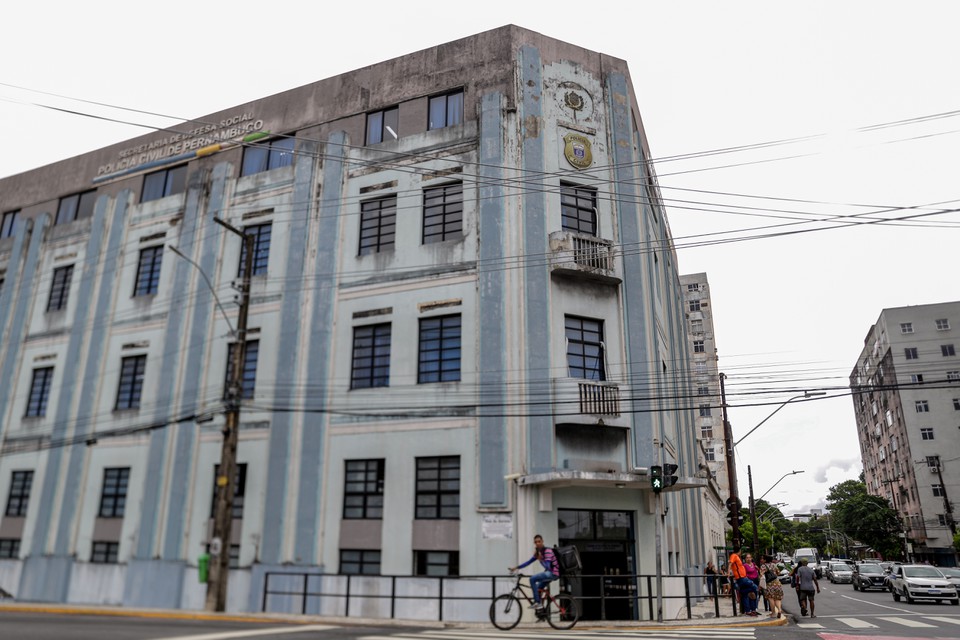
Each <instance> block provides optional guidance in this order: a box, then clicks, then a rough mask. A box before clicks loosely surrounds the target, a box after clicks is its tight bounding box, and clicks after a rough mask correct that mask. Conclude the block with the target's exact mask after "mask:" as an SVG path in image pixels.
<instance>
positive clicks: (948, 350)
mask: <svg viewBox="0 0 960 640" xmlns="http://www.w3.org/2000/svg"><path fill="white" fill-rule="evenodd" d="M940 353H942V354H943V356H944V357H948V356H955V355H957V351H956V349H954V348H953V345H952V344H942V345H940Z"/></svg>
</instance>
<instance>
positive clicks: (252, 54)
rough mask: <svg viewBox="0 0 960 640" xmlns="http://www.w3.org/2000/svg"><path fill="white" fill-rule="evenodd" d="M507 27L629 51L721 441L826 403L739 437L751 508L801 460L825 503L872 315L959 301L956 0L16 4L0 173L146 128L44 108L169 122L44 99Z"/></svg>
mask: <svg viewBox="0 0 960 640" xmlns="http://www.w3.org/2000/svg"><path fill="white" fill-rule="evenodd" d="M328 7H336V8H328ZM627 7H630V8H629V9H627ZM505 24H516V25H518V26H521V27H524V28H527V29H531V30H534V31H538V32H540V33H543V34H545V35H548V36H551V37H554V38H558V39H560V40H565V41H568V42H571V43H574V44H577V45H580V46H583V47H586V48H588V49H592V50H595V51H602V52H604V53H607V54H610V55H613V56H616V57H619V58H623V59H624V60H626V61H627V62H628V64H629V67H630V73H631V77H632V80H633V84H634V86H635V88H636V93H637V99H638V102H639V108H640V111H641V114H642V117H643V122H644V126H645V129H646V133H647V137H648V139H649V141H650V148H651V150H652V153H653V156H654V158H655V159H658V162H657V171H658V173H659V176H660V183H661V186H662V188H663V195H664V197H665V198H666V199H667V202H668V205H669V208H668V212H669V221H670V225H671V227H672V230H673V234H674V238H675V240H676V242H677V245H678V256H679V262H680V268H681V271H682V272H684V273H695V272H701V271H703V272H706V273H707V274H708V278H709V281H710V285H711V288H712V294H713V301H714V307H713V313H714V322H715V325H716V335H717V344H718V348H719V354H718V355H719V358H720V360H719V363H720V369H721V371H723V372H725V373H726V375H727V376H728V381H727V389H728V400H729V402H730V404H731V408H730V414H729V415H730V419H731V422H732V423H733V427H734V437H735V438H740V437H742V436H743V435H744V434H745V433H747V432H748V431H749V430H750V429H752V428H753V427H754V426H755V425H756V424H758V423H759V422H760V421H761V420H763V419H764V417H765V416H767V415H768V414H770V413H771V412H772V411H773V410H774V409H776V408H777V406H778V405H779V404H780V403H782V402H784V401H785V400H787V399H788V398H790V397H791V396H793V395H796V394H798V393H800V392H801V391H802V390H804V389H825V390H828V391H829V396H828V397H826V398H822V399H817V400H816V401H814V402H807V403H797V402H795V403H791V404H790V405H789V406H786V407H784V408H783V410H782V411H780V412H779V413H777V415H776V416H774V417H772V418H771V419H770V420H769V421H768V422H767V423H766V424H764V425H763V426H762V427H761V428H760V429H758V430H757V431H756V432H755V433H753V434H752V435H751V436H750V437H749V438H748V439H747V440H745V441H744V442H743V443H742V444H741V445H740V446H739V447H738V460H737V464H738V469H739V472H740V474H739V475H740V478H741V487H742V493H744V494H745V493H746V487H747V482H746V480H747V478H746V469H747V465H750V466H751V467H752V470H753V476H754V478H753V480H754V487H755V494H756V495H757V497H759V496H760V495H761V494H763V493H765V492H766V491H767V490H768V489H770V488H771V487H772V486H773V485H774V484H775V483H776V482H777V481H778V480H780V478H781V476H783V474H785V473H788V472H789V471H791V470H794V469H796V470H803V471H804V472H805V473H803V474H802V475H796V476H791V477H788V478H785V479H784V480H783V481H782V482H780V483H779V484H778V485H777V486H776V488H775V489H774V490H773V491H771V492H770V493H769V495H767V497H766V499H767V500H768V501H769V502H771V503H775V502H785V503H787V504H786V506H785V507H784V510H785V512H787V513H788V514H789V513H792V512H795V511H805V510H808V509H810V508H816V507H822V506H823V502H824V499H825V497H826V494H827V492H828V490H829V487H830V486H832V485H834V484H837V483H838V482H841V481H843V480H846V479H850V478H856V477H857V476H858V475H859V473H860V471H861V463H860V453H859V447H858V444H857V437H856V425H855V422H854V414H853V408H852V402H851V400H850V398H849V396H848V395H846V392H845V391H844V389H843V388H844V387H845V386H846V384H847V377H848V375H849V372H850V371H851V370H852V368H853V366H854V364H855V362H856V359H857V356H858V355H859V353H860V349H861V347H862V344H863V339H864V337H865V336H866V334H867V331H868V330H869V328H870V326H871V324H872V323H873V322H874V321H875V320H876V319H877V317H878V316H879V314H880V312H881V310H882V309H884V308H887V307H897V306H905V305H915V304H927V303H934V302H946V301H952V300H958V299H960V285H958V278H957V266H956V260H955V258H954V256H956V253H957V249H956V246H957V238H958V236H960V228H958V225H960V215H958V214H957V213H947V214H936V212H937V211H940V210H943V209H951V208H956V207H958V206H960V182H958V180H957V167H958V162H957V155H958V154H957V149H958V148H960V146H958V145H960V82H958V78H960V68H958V67H960V64H958V61H960V52H958V51H960V50H958V47H957V43H956V29H957V25H958V24H960V3H956V2H947V1H943V2H923V1H919V2H911V3H903V2H886V1H871V2H853V1H845V2H836V1H833V2H810V1H806V2H793V3H788V2H776V3H774V2H761V3H744V2H724V3H719V2H679V1H677V2H664V1H662V0H661V1H659V2H645V1H643V2H630V3H627V2H611V3H591V2H565V1H554V2H540V1H528V2H523V3H521V2H515V1H513V2H500V1H495V0H488V1H486V2H481V3H475V4H471V3H461V4H453V5H451V4H449V3H442V2H420V1H416V0H409V1H407V2H403V3H386V2H377V1H374V2H357V3H347V4H345V5H344V4H340V3H326V2H323V3H321V2H304V1H303V0H300V1H299V2H290V1H287V0H273V1H272V2H268V3H264V2H248V1H246V0H233V1H231V2H213V1H201V2H197V1H191V2H184V1H182V0H170V1H168V2H164V3H161V4H153V5H141V4H137V3H130V2H129V1H125V2H108V1H100V0H88V1H87V2H82V3H60V2H43V1H34V2H18V3H15V4H12V5H10V6H8V7H6V8H5V9H4V30H3V31H4V33H3V36H2V37H0V60H3V65H2V66H0V83H2V84H0V120H2V122H3V123H4V125H5V126H4V134H3V138H2V143H0V144H2V146H0V150H2V151H0V176H7V175H12V174H15V173H19V172H21V171H25V170H28V169H31V168H34V167H37V166H41V165H44V164H47V163H49V162H53V161H56V160H60V159H63V158H66V157H70V156H73V155H76V154H79V153H83V152H86V151H89V150H92V149H95V148H99V147H102V146H105V145H108V144H112V143H114V142H118V141H121V140H125V139H127V138H130V137H134V136H137V135H140V134H142V133H146V132H148V131H149V130H150V129H146V128H138V127H134V126H130V125H121V124H115V123H110V122H107V121H103V120H96V119H92V118H89V117H83V116H78V115H75V114H70V113H64V112H58V111H54V110H50V109H46V108H41V107H38V106H35V105H36V104H45V105H51V106H57V107H62V108H65V109H70V110H76V111H82V112H84V113H89V114H97V115H101V116H104V117H107V118H117V119H121V120H128V121H135V122H138V123H142V124H145V125H150V126H170V125H172V124H174V122H175V120H171V119H166V118H159V117H155V116H148V115H145V114H137V113H131V112H124V111H119V110H115V109H107V108H105V107H101V106H98V105H94V104H89V103H81V102H77V101H76V100H66V99H63V98H59V97H55V96H53V95H43V94H41V93H37V92H47V93H49V94H57V95H59V96H67V97H70V98H75V99H82V100H86V101H92V102H95V103H104V104H108V105H118V106H123V107H127V108H131V109H138V110H141V111H145V112H152V113H155V114H163V115H167V116H173V117H174V118H180V119H187V118H193V117H199V116H202V115H204V114H207V113H211V112H214V111H218V110H221V109H225V108H228V107H231V106H234V105H237V104H241V103H244V102H247V101H250V100H253V99H256V98H259V97H262V96H266V95H270V94H273V93H277V92H279V91H283V90H286V89H290V88H293V87H296V86H300V85H304V84H308V83H311V82H314V81H316V80H320V79H322V78H326V77H330V76H334V75H337V74H340V73H343V72H346V71H350V70H352V69H355V68H358V67H362V66H366V65H369V64H373V63H376V62H379V61H382V60H385V59H389V58H393V57H396V56H400V55H403V54H406V53H410V52H412V51H417V50H420V49H424V48H428V47H431V46H434V45H438V44H442V43H444V42H448V41H451V40H455V39H457V38H461V37H464V36H468V35H471V34H473V33H478V32H480V31H485V30H488V29H492V28H496V27H499V26H502V25H505ZM17 87H19V88H17ZM25 89H29V90H31V91H27V90H25ZM31 103H33V104H31ZM930 116H941V117H930ZM881 124H883V125H887V124H889V125H890V126H884V127H874V126H873V125H881ZM795 139H802V140H795ZM785 140H792V141H793V142H788V143H784V144H780V145H775V146H764V147H760V148H757V147H751V148H748V149H745V150H740V151H735V152H729V153H722V154H718V153H711V154H703V152H708V151H716V150H720V149H729V148H732V147H740V146H744V145H757V144H760V143H768V142H772V141H785ZM687 154H698V155H697V156H696V157H694V158H687V159H675V158H673V157H675V156H680V155H687ZM672 158H673V159H672ZM732 165H733V166H732ZM695 190H697V191H695ZM723 194H734V195H723ZM905 207H917V208H916V209H906V210H905V209H903V208H905ZM884 211H885V212H884ZM880 212H884V213H880ZM918 214H929V215H924V217H919V218H913V219H911V220H906V221H899V222H878V220H879V219H880V218H894V217H903V216H917V215H918ZM838 216H839V217H838ZM844 216H857V217H844ZM773 225H780V226H776V227H774V226H773ZM818 229H819V230H818ZM785 231H794V232H796V231H802V233H793V234H790V235H780V236H771V234H775V233H779V232H785ZM750 236H766V237H761V238H757V239H752V240H750V239H746V238H749V237H750ZM718 241H724V242H719V243H718ZM778 388H779V389H781V391H775V392H774V391H773V390H776V389H778ZM762 403H768V404H766V405H762ZM752 404H761V405H762V406H746V405H752Z"/></svg>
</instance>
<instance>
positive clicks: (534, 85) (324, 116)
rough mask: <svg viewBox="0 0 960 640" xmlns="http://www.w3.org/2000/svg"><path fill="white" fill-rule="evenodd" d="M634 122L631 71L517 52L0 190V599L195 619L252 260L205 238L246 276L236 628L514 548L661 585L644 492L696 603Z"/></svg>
mask: <svg viewBox="0 0 960 640" xmlns="http://www.w3.org/2000/svg"><path fill="white" fill-rule="evenodd" d="M640 123H641V119H640V114H639V112H638V110H637V101H636V97H635V93H634V85H633V84H632V82H631V79H630V76H629V73H628V70H627V65H626V63H625V62H624V61H622V60H619V59H616V58H612V57H610V56H607V55H603V54H598V53H595V52H592V51H587V50H585V49H582V48H579V47H576V46H574V45H570V44H566V43H563V42H559V41H557V40H553V39H550V38H547V37H545V36H542V35H540V34H537V33H533V32H530V31H526V30H524V29H520V28H517V27H514V26H507V27H503V28H500V29H495V30H492V31H488V32H485V33H481V34H479V35H476V36H471V37H468V38H465V39H462V40H458V41H456V42H451V43H448V44H444V45H441V46H437V47H433V48H431V49H427V50H424V51H420V52H417V53H412V54H410V55H406V56H403V57H400V58H397V59H394V60H389V61H386V62H383V63H380V64H376V65H372V66H369V67H365V68H363V69H359V70H356V71H353V72H350V73H346V74H343V75H341V76H338V77H335V78H330V79H327V80H322V81H319V82H317V83H314V84H311V85H307V86H304V87H300V88H297V89H292V90H290V91H286V92H283V93H280V94H277V95H273V96H269V97H265V98H262V99H259V100H256V101H254V102H251V103H248V104H244V105H240V106H238V107H235V108H230V109H226V110H224V111H222V112H219V113H214V114H211V115H209V116H206V117H203V118H199V119H197V120H195V121H192V122H189V123H185V124H184V125H183V126H180V127H175V128H174V129H171V130H164V131H159V132H156V133H152V134H149V135H145V136H142V137H139V138H136V139H133V140H130V141H128V142H124V143H120V144H115V145H112V146H109V147H105V148H103V149H100V150H98V151H94V152H91V153H88V154H84V155H82V156H78V157H75V158H70V159H67V160H63V161H61V162H57V163H55V164H52V165H49V166H45V167H41V168H38V169H36V170H32V171H28V172H25V173H23V174H19V175H15V176H11V177H8V178H5V179H2V180H0V213H2V215H3V227H2V229H0V231H2V233H0V278H2V279H3V285H2V289H0V332H2V341H0V439H2V456H0V496H2V498H4V499H6V501H7V502H6V512H5V513H4V514H3V516H2V520H0V555H2V557H3V559H0V586H2V587H3V588H5V589H6V590H8V591H11V592H13V593H14V594H15V595H16V596H17V597H18V598H20V599H23V600H31V601H49V602H76V603H111V604H123V605H130V606H149V607H175V608H176V607H182V608H200V607H202V605H203V598H204V589H205V587H204V585H202V584H198V582H197V568H196V567H197V559H198V556H200V555H201V554H202V553H204V551H205V550H207V549H208V547H209V545H210V543H211V533H210V531H211V530H210V522H211V520H210V519H211V513H212V503H213V496H214V493H215V488H214V484H215V483H214V478H215V469H216V465H217V464H218V461H219V460H220V448H221V440H222V436H221V430H222V429H223V427H224V416H223V415H222V413H223V408H224V403H223V398H224V387H225V380H226V378H227V370H228V369H227V363H228V360H229V358H230V354H231V350H232V349H233V348H234V343H235V342H236V339H237V338H236V337H234V336H232V334H231V331H232V328H233V327H235V326H236V324H237V306H236V304H234V303H233V302H232V301H233V300H235V296H236V292H235V289H234V288H233V286H232V285H233V283H234V282H236V281H237V279H238V274H239V269H240V267H239V265H240V264H241V261H242V258H243V256H242V255H241V253H242V252H241V244H242V243H241V240H240V238H238V237H237V236H235V235H234V234H232V233H230V232H228V231H226V230H225V229H224V228H222V227H221V226H220V225H219V224H216V223H215V222H214V220H215V219H222V220H225V221H226V222H227V223H229V224H231V225H233V226H234V227H236V228H241V229H243V231H244V233H246V234H248V235H252V236H253V237H254V249H253V250H254V253H255V255H254V261H253V273H254V275H253V285H252V299H251V305H250V314H249V331H248V333H247V335H246V336H245V340H246V345H247V360H246V366H245V368H244V376H243V389H242V396H243V398H244V401H243V405H242V413H241V428H240V443H239V449H238V461H239V465H240V466H239V469H238V472H237V474H236V482H237V488H236V492H235V494H236V500H235V503H234V514H235V520H234V527H233V532H234V534H233V539H232V540H230V541H229V545H225V549H224V552H229V553H230V554H231V556H232V558H233V566H234V567H235V568H234V569H233V571H231V574H230V587H229V594H228V595H229V602H228V607H229V609H231V610H236V611H240V610H259V609H260V607H261V602H262V597H263V586H264V577H265V575H266V574H267V573H268V572H275V571H281V572H283V571H309V572H312V573H322V574H328V575H336V574H347V575H353V574H364V575H384V576H411V575H447V576H472V575H490V574H491V573H495V574H499V573H503V572H504V570H505V568H506V567H508V566H511V565H514V564H516V562H517V558H518V557H520V558H521V559H524V558H526V557H528V556H529V554H530V550H531V549H532V538H533V535H534V534H535V533H541V534H542V535H543V536H544V537H545V539H546V540H547V541H548V542H549V543H558V544H576V545H577V546H578V547H579V548H580V552H581V555H582V557H583V562H584V572H585V573H588V574H606V575H617V574H619V575H621V576H625V575H630V574H636V573H639V574H647V575H650V574H653V573H654V572H655V567H656V562H655V549H656V547H655V545H654V540H655V524H656V522H657V520H658V517H657V514H656V513H655V511H656V504H657V501H655V500H653V499H652V493H651V491H650V488H649V479H648V477H647V475H646V474H647V472H648V469H649V467H650V466H651V465H653V464H660V463H664V462H675V463H676V464H678V465H679V467H680V476H681V479H680V482H679V483H678V484H677V486H676V487H675V489H678V490H677V491H674V492H665V493H664V500H663V502H664V507H665V508H664V511H665V513H666V516H665V519H664V530H663V536H662V540H663V547H662V554H663V560H664V568H665V572H671V573H697V572H699V571H700V570H701V569H702V567H703V564H704V563H705V560H706V556H705V550H704V548H703V547H704V545H703V540H704V539H705V537H706V536H707V533H706V531H705V524H704V519H703V517H702V515H701V504H700V502H699V501H698V500H693V499H692V495H693V494H691V493H690V492H689V490H687V491H684V490H683V489H684V488H687V489H689V488H693V487H699V486H701V485H702V484H703V482H702V481H699V480H698V479H697V478H695V477H694V476H695V474H696V470H697V465H698V461H699V460H700V459H701V457H700V454H699V452H698V434H697V432H696V423H695V420H694V416H693V412H692V411H691V410H690V406H689V403H688V402H687V399H688V398H689V397H690V395H691V394H692V393H694V392H695V389H694V387H693V383H692V382H691V376H690V371H689V364H688V363H689V362H690V354H689V353H688V345H687V329H686V319H685V308H684V304H685V303H684V295H683V294H684V291H683V290H682V289H681V287H680V283H679V276H678V271H677V260H676V255H675V253H674V250H673V246H672V240H671V237H670V232H669V228H668V225H667V220H666V218H665V217H664V211H663V209H662V207H661V204H660V199H659V192H658V189H657V187H656V183H655V180H654V179H653V177H652V176H651V175H650V174H648V172H647V169H646V167H647V166H648V164H647V161H648V159H649V158H650V153H649V149H648V147H647V142H646V138H645V136H644V133H643V129H642V128H641V124H640ZM174 248H176V249H177V253H175V252H174V251H173V249H174ZM178 253H182V254H183V255H184V256H186V259H185V258H181V257H179V256H178ZM206 278H209V281H210V283H211V286H212V288H213V289H214V290H215V291H216V296H214V295H213V294H212V293H211V289H210V288H209V287H208V285H207V283H206ZM221 303H222V306H221ZM226 317H229V318H230V321H229V323H228V322H227V320H226V319H225V318H226ZM211 417H212V421H210V418H211ZM622 580H623V581H624V582H623V583H622V584H621V583H620V582H618V583H617V584H616V585H613V586H614V587H616V589H615V593H616V594H617V595H622V594H623V593H630V592H632V589H633V588H635V587H636V585H637V584H639V583H634V584H633V585H631V584H628V583H627V582H626V579H625V578H624V579H622ZM353 584H354V585H355V586H356V585H360V586H359V587H357V588H363V585H364V584H366V585H370V584H373V583H369V582H363V581H359V580H355V581H354V582H353ZM446 584H450V582H447V583H446ZM475 584H482V583H475ZM645 584H646V582H645V579H644V582H643V583H642V584H640V587H641V588H642V589H646V586H645ZM677 584H679V582H678V583H677ZM482 586H483V589H484V591H483V597H484V598H488V597H489V582H487V583H485V584H482ZM608 586H610V585H609V584H608V581H600V580H583V581H581V582H580V583H579V585H577V586H576V588H577V589H578V590H579V592H578V593H579V595H581V596H584V598H586V599H585V600H584V610H585V611H584V613H585V615H586V617H587V618H590V617H594V618H596V617H599V615H600V599H599V596H601V595H603V593H604V591H603V590H606V589H607V588H608ZM368 588H370V589H376V588H379V587H376V586H373V587H368ZM612 593H614V592H610V593H608V594H607V595H611V594H612ZM680 593H681V594H682V591H680ZM590 598H596V599H590ZM331 601H334V602H339V601H336V600H335V599H331ZM383 602H386V603H387V604H386V606H387V607H388V609H389V602H388V601H379V600H375V599H373V600H369V601H366V602H362V603H355V604H356V606H357V607H360V608H363V609H364V610H366V607H367V606H369V607H370V608H373V609H376V608H377V607H381V605H382V604H383ZM678 602H679V601H674V600H671V601H669V602H668V603H666V604H667V607H668V608H670V607H676V606H679V604H678ZM314 605H315V602H314V601H311V604H310V607H311V609H310V610H311V611H313V610H314V609H313V607H314ZM296 606H297V609H296V610H297V611H299V610H300V609H299V606H300V605H299V599H297V604H296ZM338 606H339V605H338ZM486 606H487V605H486V603H484V604H483V611H484V612H485V611H486ZM358 610H359V609H358ZM606 614H607V617H608V618H616V617H620V618H631V617H637V616H642V617H647V616H648V615H649V613H648V609H647V608H646V607H642V608H640V610H637V609H634V608H632V607H631V606H630V605H629V604H628V602H627V601H617V602H612V601H608V602H607V604H606ZM481 615H485V614H481ZM445 619H447V618H445Z"/></svg>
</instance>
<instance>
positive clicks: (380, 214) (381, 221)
mask: <svg viewBox="0 0 960 640" xmlns="http://www.w3.org/2000/svg"><path fill="white" fill-rule="evenodd" d="M396 231H397V196H390V197H387V198H378V199H376V200H367V201H365V202H361V203H360V255H362V256H365V255H368V254H371V253H380V252H381V251H386V250H387V249H391V248H393V241H394V236H395V235H396Z"/></svg>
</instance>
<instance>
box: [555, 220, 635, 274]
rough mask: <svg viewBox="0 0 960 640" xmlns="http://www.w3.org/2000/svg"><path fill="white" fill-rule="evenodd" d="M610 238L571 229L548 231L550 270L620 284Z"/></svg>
mask: <svg viewBox="0 0 960 640" xmlns="http://www.w3.org/2000/svg"><path fill="white" fill-rule="evenodd" d="M615 258H616V254H615V250H614V246H613V242H611V241H610V240H602V239H600V238H595V237H594V236H588V235H584V234H581V233H575V232H573V231H555V232H553V233H551V234H550V273H551V274H556V275H558V276H566V277H575V278H585V279H587V280H594V281H597V282H603V283H605V284H620V283H621V282H623V278H622V277H620V274H619V273H618V272H617V261H616V259H615Z"/></svg>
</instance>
